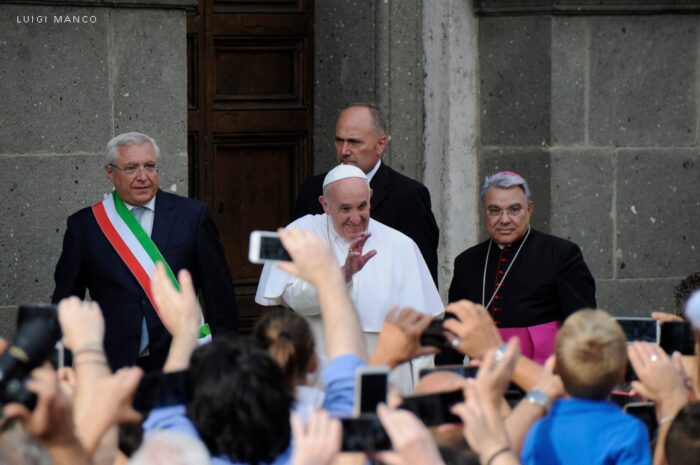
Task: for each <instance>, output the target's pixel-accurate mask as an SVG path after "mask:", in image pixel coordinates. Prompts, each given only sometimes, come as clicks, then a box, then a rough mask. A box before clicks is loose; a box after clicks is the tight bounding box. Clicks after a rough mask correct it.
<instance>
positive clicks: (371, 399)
mask: <svg viewBox="0 0 700 465" xmlns="http://www.w3.org/2000/svg"><path fill="white" fill-rule="evenodd" d="M389 371H390V369H389V367H388V366H386V365H375V366H362V367H359V368H358V369H357V370H356V371H355V409H354V410H355V416H358V415H362V414H363V413H373V414H376V413H377V405H379V403H380V402H386V394H387V388H388V384H389V381H388V379H389Z"/></svg>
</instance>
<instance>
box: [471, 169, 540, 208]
mask: <svg viewBox="0 0 700 465" xmlns="http://www.w3.org/2000/svg"><path fill="white" fill-rule="evenodd" d="M514 186H518V187H520V188H521V189H522V190H523V192H525V197H527V200H528V201H530V200H531V198H530V188H529V187H528V185H527V181H525V178H523V177H522V176H520V175H519V174H518V173H515V172H513V171H499V172H498V173H494V174H491V175H489V176H486V177H485V178H484V185H483V186H481V200H484V196H485V195H486V191H487V190H489V187H498V188H501V189H508V188H509V187H514Z"/></svg>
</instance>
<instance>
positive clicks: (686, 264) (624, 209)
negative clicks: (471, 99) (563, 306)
mask: <svg viewBox="0 0 700 465" xmlns="http://www.w3.org/2000/svg"><path fill="white" fill-rule="evenodd" d="M477 3H485V4H491V5H497V6H499V7H501V6H503V5H504V4H499V3H498V2H486V1H485V2H477ZM508 3H510V4H521V5H522V4H525V3H526V2H516V1H509V2H508ZM540 3H543V4H544V3H548V2H540ZM549 3H551V2H549ZM564 3H576V2H564ZM579 3H581V2H579ZM583 3H586V2H583ZM589 3H591V2H589ZM622 3H625V2H622ZM627 3H633V2H627ZM688 3H697V2H688ZM481 12H482V13H489V11H488V9H485V10H481ZM584 12H585V11H584ZM646 12H647V13H650V11H646ZM498 13H499V15H498V16H490V15H488V14H487V15H485V16H481V17H480V18H479V67H480V93H479V95H480V97H479V103H480V115H481V116H480V122H481V153H480V172H481V174H482V175H483V174H484V173H487V172H491V171H493V170H497V169H506V168H508V169H514V170H516V171H518V172H520V173H521V174H523V175H524V176H525V177H526V178H527V179H528V180H529V181H530V183H531V186H532V187H533V196H534V201H535V213H534V221H533V223H534V225H535V227H538V228H541V229H543V230H545V231H549V232H551V233H553V234H556V235H559V236H562V237H565V238H568V239H570V240H572V241H574V242H576V243H578V244H579V245H580V246H581V248H582V250H583V253H584V256H585V258H586V261H587V263H588V264H589V266H590V268H591V271H592V272H593V274H594V276H595V278H596V281H597V283H598V292H597V294H598V302H599V306H600V307H602V308H606V309H608V310H610V311H611V312H612V313H614V314H625V315H648V313H649V312H650V311H652V310H671V309H672V307H673V303H672V302H673V301H672V288H673V286H674V285H675V284H676V283H677V282H678V281H679V280H680V279H682V278H683V277H685V276H686V275H688V274H689V273H691V272H695V271H698V270H700V190H699V187H698V186H699V185H700V155H699V151H698V149H699V147H698V144H699V136H700V133H699V130H700V128H699V123H700V121H699V118H698V116H699V112H698V108H699V105H700V95H699V94H698V88H699V86H700V60H699V57H698V53H699V52H700V16H699V15H696V14H663V15H661V14H658V15H655V14H649V15H638V14H636V13H638V11H636V10H635V9H634V8H629V9H627V10H626V11H617V12H616V13H618V14H616V15H615V16H608V15H605V14H602V13H605V12H601V11H590V12H589V13H590V15H586V16H581V15H576V16H571V15H569V14H567V13H566V12H561V11H546V12H545V13H544V14H543V13H538V12H532V11H531V12H530V14H523V11H522V10H521V11H519V12H518V13H519V14H518V15H517V16H515V15H510V14H509V13H512V12H508V11H506V12H504V11H499V12H498ZM651 13H653V11H651ZM664 13H669V12H668V11H665V12H664ZM482 234H483V233H482Z"/></svg>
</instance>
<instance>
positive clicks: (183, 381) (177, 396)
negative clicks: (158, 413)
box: [133, 370, 191, 416]
mask: <svg viewBox="0 0 700 465" xmlns="http://www.w3.org/2000/svg"><path fill="white" fill-rule="evenodd" d="M189 375H190V373H189V371H188V370H182V371H174V372H171V373H163V372H161V371H155V372H150V373H145V374H144V375H143V377H142V378H141V382H140V383H139V386H138V388H136V393H135V394H134V402H133V406H134V410H136V411H137V412H140V413H142V414H143V415H144V416H145V415H146V414H147V413H148V412H149V411H151V410H152V409H154V408H155V407H163V406H167V405H178V404H184V403H186V402H187V401H189V399H190V392H191V391H190V378H189Z"/></svg>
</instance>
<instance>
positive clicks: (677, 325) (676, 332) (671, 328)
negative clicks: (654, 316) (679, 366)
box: [659, 321, 695, 355]
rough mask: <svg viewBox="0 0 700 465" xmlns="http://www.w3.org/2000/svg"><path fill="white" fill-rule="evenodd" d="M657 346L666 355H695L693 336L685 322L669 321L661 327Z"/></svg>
mask: <svg viewBox="0 0 700 465" xmlns="http://www.w3.org/2000/svg"><path fill="white" fill-rule="evenodd" d="M659 345H660V346H661V348H662V349H664V351H665V352H666V353H667V354H672V353H674V352H680V353H681V354H682V355H695V334H694V333H693V328H692V326H690V323H688V322H687V321H669V322H666V323H664V324H662V325H661V336H660V338H659Z"/></svg>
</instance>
